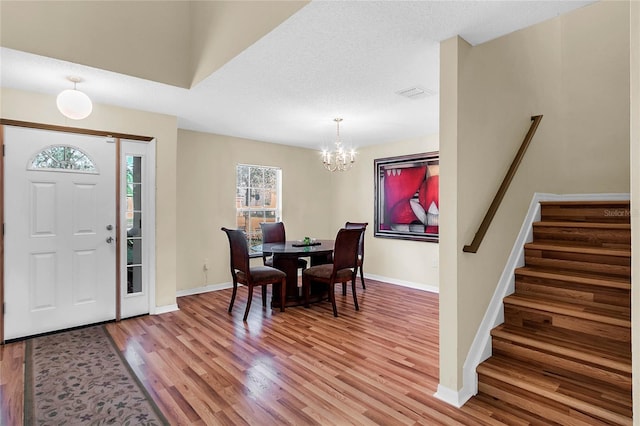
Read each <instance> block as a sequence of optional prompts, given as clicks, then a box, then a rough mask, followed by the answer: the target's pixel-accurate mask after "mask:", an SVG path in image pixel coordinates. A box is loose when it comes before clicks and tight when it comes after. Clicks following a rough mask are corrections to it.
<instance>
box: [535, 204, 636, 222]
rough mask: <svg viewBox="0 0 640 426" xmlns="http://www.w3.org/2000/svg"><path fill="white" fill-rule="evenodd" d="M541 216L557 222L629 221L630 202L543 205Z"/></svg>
mask: <svg viewBox="0 0 640 426" xmlns="http://www.w3.org/2000/svg"><path fill="white" fill-rule="evenodd" d="M540 216H541V218H542V220H543V221H556V222H600V223H629V220H630V218H631V210H630V209H629V204H628V203H627V204H619V203H610V204H600V205H598V206H578V205H573V206H571V205H562V206H561V205H547V204H546V203H545V204H543V205H542V208H541V210H540Z"/></svg>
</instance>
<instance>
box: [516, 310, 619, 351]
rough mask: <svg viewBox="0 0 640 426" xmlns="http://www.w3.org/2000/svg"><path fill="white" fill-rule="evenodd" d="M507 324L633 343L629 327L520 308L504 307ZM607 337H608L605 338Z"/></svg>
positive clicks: (595, 338)
mask: <svg viewBox="0 0 640 426" xmlns="http://www.w3.org/2000/svg"><path fill="white" fill-rule="evenodd" d="M504 319H505V323H507V324H510V325H515V326H517V327H525V328H529V329H533V330H538V329H541V330H544V329H547V328H557V329H560V330H566V331H572V332H578V333H584V334H588V335H591V336H593V339H594V340H595V341H597V340H599V339H611V340H615V341H619V342H630V341H631V330H630V328H628V327H621V326H617V325H610V324H605V323H601V322H596V321H592V320H588V319H583V318H576V317H572V316H568V315H563V314H558V313H553V312H545V311H540V310H536V309H530V308H526V307H520V306H512V305H510V304H508V303H505V305H504ZM604 336H606V337H604Z"/></svg>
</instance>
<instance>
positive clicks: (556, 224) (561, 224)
mask: <svg viewBox="0 0 640 426" xmlns="http://www.w3.org/2000/svg"><path fill="white" fill-rule="evenodd" d="M533 227H534V228H539V227H553V228H591V229H600V228H604V229H622V230H627V229H628V230H630V229H631V224H630V223H617V222H568V221H552V220H541V221H539V222H534V223H533Z"/></svg>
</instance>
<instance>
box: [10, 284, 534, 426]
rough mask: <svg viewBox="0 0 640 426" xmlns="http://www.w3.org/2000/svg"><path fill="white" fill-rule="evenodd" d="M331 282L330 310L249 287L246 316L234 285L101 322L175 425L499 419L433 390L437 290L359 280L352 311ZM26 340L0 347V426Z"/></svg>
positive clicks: (13, 416)
mask: <svg viewBox="0 0 640 426" xmlns="http://www.w3.org/2000/svg"><path fill="white" fill-rule="evenodd" d="M338 289H339V288H338V287H337V288H336V291H337V295H336V299H337V305H338V312H339V315H340V316H339V317H338V318H334V317H333V315H332V311H331V304H330V303H328V302H322V303H319V304H314V305H312V306H311V307H310V308H309V309H305V308H303V307H292V308H287V310H286V312H284V313H281V312H279V311H278V310H274V311H272V310H271V309H268V308H267V309H264V308H262V306H261V300H260V293H259V290H258V291H257V292H256V294H255V295H254V303H253V306H252V308H251V312H250V314H249V319H248V322H246V323H243V322H242V315H243V312H244V307H245V303H246V289H245V288H243V287H241V288H240V289H239V291H238V297H237V300H236V305H235V307H234V311H233V313H232V314H231V315H229V314H228V313H227V305H228V302H229V298H230V294H231V291H230V290H223V291H218V292H212V293H207V294H202V295H194V296H186V297H181V298H179V299H178V305H179V307H180V311H176V312H172V313H167V314H163V315H156V316H144V317H139V318H134V319H128V320H124V321H121V322H119V323H111V324H108V326H107V328H108V330H109V332H110V333H111V335H112V336H113V337H114V340H115V341H116V343H117V344H118V346H119V348H120V350H121V351H123V353H124V355H125V357H126V359H127V360H128V361H129V363H130V365H131V366H132V368H133V370H134V371H135V373H136V374H137V375H138V377H139V378H140V379H141V381H142V382H143V383H144V385H145V387H146V388H147V390H148V391H149V393H150V394H151V396H152V397H153V399H154V400H155V401H156V403H157V404H158V406H159V407H160V409H161V410H162V411H163V413H164V414H165V415H166V417H167V418H168V419H169V421H170V422H171V424H175V425H224V424H229V425H241V424H247V425H276V424H277V425H282V424H295V425H314V424H317V425H347V424H356V425H367V424H380V425H414V424H421V425H441V424H442V425H477V424H496V425H497V424H503V423H501V422H500V421H499V420H498V419H501V418H502V419H504V418H507V417H508V416H503V415H502V414H501V413H500V412H495V411H493V409H492V408H491V407H490V406H488V405H487V404H485V403H481V402H476V401H474V400H471V401H470V402H469V403H467V404H466V405H465V406H464V407H463V408H461V409H457V408H455V407H452V406H450V405H447V404H446V403H444V402H442V401H440V400H438V399H436V398H435V397H434V396H433V394H434V393H435V392H436V388H437V384H438V374H439V371H438V295H437V294H433V293H428V292H424V291H419V290H414V289H410V288H405V287H399V286H395V285H391V284H386V283H381V282H377V281H373V280H367V289H366V290H362V288H361V287H360V286H358V298H359V302H360V311H359V312H356V311H355V310H354V308H353V299H352V296H351V292H350V289H349V290H348V292H347V295H346V296H342V295H341V293H340V291H338ZM269 299H270V295H269ZM23 347H24V343H22V342H18V343H11V344H8V345H5V346H4V347H2V348H1V349H0V351H1V352H0V353H1V356H0V400H1V405H0V407H1V409H2V412H1V413H0V424H3V425H4V424H6V425H14V424H15V425H18V424H22V421H21V418H22V388H23V383H22V377H23V375H22V369H23V365H22V363H23V356H24V354H23V351H24V349H23ZM512 420H513V422H511V421H509V422H508V423H519V424H526V422H522V423H521V422H520V421H517V419H512Z"/></svg>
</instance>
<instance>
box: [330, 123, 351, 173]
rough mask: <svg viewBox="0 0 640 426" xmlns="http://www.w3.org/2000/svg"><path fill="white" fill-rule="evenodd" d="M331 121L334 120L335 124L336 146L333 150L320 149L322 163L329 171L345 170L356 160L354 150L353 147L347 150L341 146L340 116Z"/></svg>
mask: <svg viewBox="0 0 640 426" xmlns="http://www.w3.org/2000/svg"><path fill="white" fill-rule="evenodd" d="M333 121H335V122H336V126H337V130H336V142H335V145H336V147H335V149H334V150H333V151H329V150H324V151H322V164H324V168H325V169H327V170H329V171H330V172H335V171H339V172H346V171H347V170H349V169H350V168H351V167H353V163H355V161H356V152H355V151H354V150H353V149H351V150H349V151H347V150H345V149H344V147H343V146H342V139H340V122H341V121H342V118H334V119H333Z"/></svg>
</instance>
